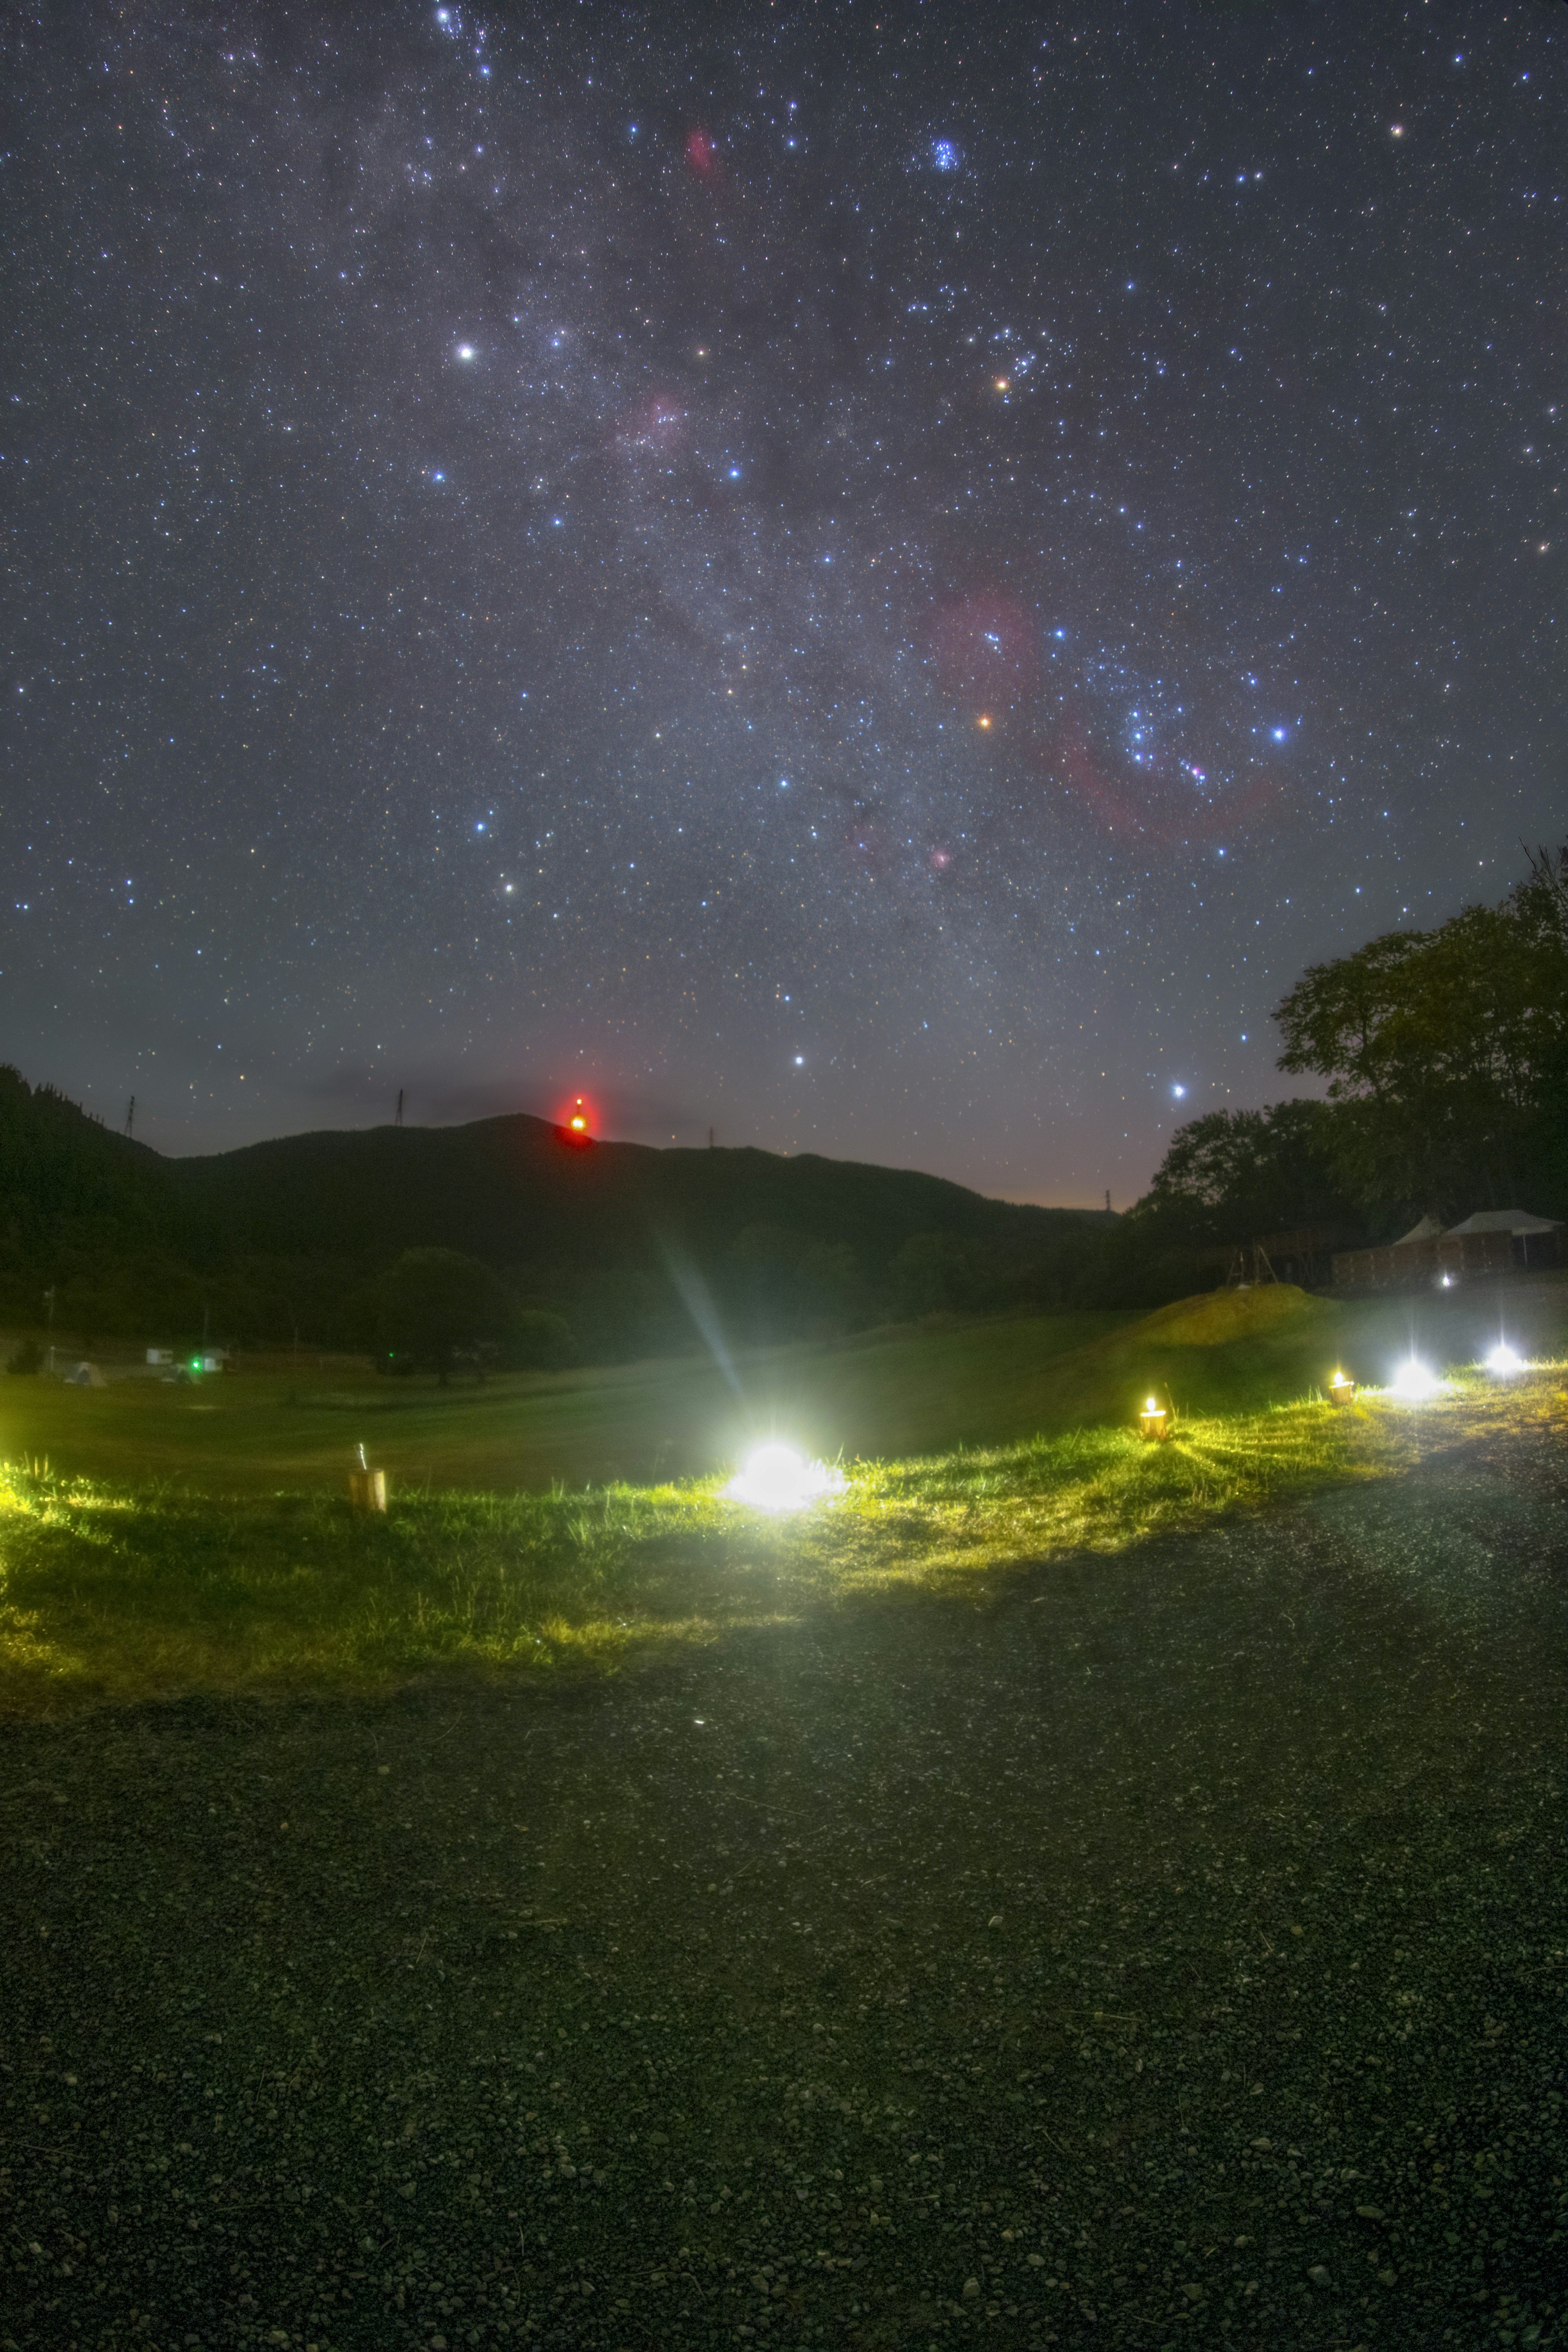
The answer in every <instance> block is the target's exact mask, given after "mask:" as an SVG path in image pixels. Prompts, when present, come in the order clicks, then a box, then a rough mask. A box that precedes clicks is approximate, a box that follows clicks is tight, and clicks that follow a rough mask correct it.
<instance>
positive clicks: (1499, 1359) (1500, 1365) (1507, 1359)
mask: <svg viewBox="0 0 1568 2352" xmlns="http://www.w3.org/2000/svg"><path fill="white" fill-rule="evenodd" d="M1487 1370H1488V1371H1489V1372H1495V1373H1496V1374H1497V1376H1498V1378H1499V1380H1500V1381H1506V1380H1507V1379H1508V1377H1509V1375H1510V1373H1512V1372H1522V1371H1526V1370H1529V1367H1528V1365H1527V1364H1526V1363H1525V1360H1524V1358H1523V1357H1522V1356H1520V1355H1516V1354H1515V1352H1514V1350H1513V1349H1511V1348H1510V1346H1509V1344H1508V1341H1507V1340H1506V1339H1500V1340H1499V1341H1498V1343H1497V1346H1496V1347H1495V1348H1494V1349H1492V1351H1491V1354H1490V1355H1489V1357H1488V1358H1487Z"/></svg>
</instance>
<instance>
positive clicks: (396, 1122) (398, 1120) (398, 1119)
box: [392, 1087, 403, 1127]
mask: <svg viewBox="0 0 1568 2352" xmlns="http://www.w3.org/2000/svg"><path fill="white" fill-rule="evenodd" d="M392 1124H393V1126H394V1127H401V1126H402V1125H403V1088H402V1087H398V1089H397V1111H396V1116H395V1118H394V1119H393V1122H392Z"/></svg>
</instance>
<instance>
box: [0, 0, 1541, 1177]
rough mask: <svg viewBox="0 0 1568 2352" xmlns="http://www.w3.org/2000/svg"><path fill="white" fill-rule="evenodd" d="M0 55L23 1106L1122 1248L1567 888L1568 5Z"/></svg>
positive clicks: (749, 23)
mask: <svg viewBox="0 0 1568 2352" xmlns="http://www.w3.org/2000/svg"><path fill="white" fill-rule="evenodd" d="M561 16H563V17H564V16H570V18H571V22H570V23H569V24H564V23H563V22H560V21H557V19H556V17H555V16H552V15H550V14H547V13H546V12H543V11H540V12H531V11H527V10H519V9H517V8H515V7H514V8H508V9H503V10H501V11H499V12H497V13H495V14H493V15H492V14H486V13H485V12H483V11H471V10H469V9H468V8H463V9H458V8H446V9H443V8H437V9H434V10H432V9H429V8H401V7H397V6H395V5H386V6H378V7H375V8H364V9H359V10H352V9H336V8H331V7H329V8H325V9H323V8H321V7H317V8H312V9H303V8H301V9H297V10H290V9H286V8H282V7H276V6H269V7H268V8H266V9H264V10H257V11H254V12H250V13H247V12H246V11H244V10H235V11H232V12H230V13H228V14H227V15H226V16H218V15H216V13H214V12H209V11H206V10H203V9H196V8H190V9H187V10H184V11H182V10H180V9H178V8H172V9H169V10H166V11H163V12H158V11H154V10H152V9H147V10H142V9H128V10H116V11H113V12H110V11H103V12H101V13H95V12H94V11H93V10H92V9H91V8H89V7H84V8H82V9H79V10H76V11H67V12H61V15H60V18H59V21H58V25H56V26H54V27H53V28H52V29H51V28H49V27H40V28H37V29H34V28H31V27H29V26H27V25H26V24H25V23H24V22H23V21H22V19H21V17H20V16H19V15H14V16H12V18H11V19H10V20H9V30H8V33H7V35H6V39H7V41H8V44H9V47H8V54H7V57H6V60H5V63H6V82H7V89H8V97H7V100H6V105H7V112H8V122H7V129H6V138H5V160H4V172H5V178H4V182H3V183H0V184H3V185H4V188H5V207H6V218H7V224H8V254H7V258H6V265H5V267H6V287H7V292H6V299H5V320H6V321H7V324H6V330H5V333H6V346H5V404H4V408H3V410H0V438H3V440H4V447H3V449H0V483H3V484H4V488H5V506H6V512H7V519H8V537H7V549H8V557H7V573H6V583H5V596H6V604H5V614H6V632H5V647H6V656H7V662H8V666H9V674H8V676H7V677H6V681H5V723H6V742H5V763H6V764H5V808H4V814H3V817H0V839H3V843H4V848H5V861H6V882H7V887H6V892H5V898H6V901H7V913H6V918H5V940H4V953H3V959H0V961H3V965H4V971H3V976H0V1014H3V1017H4V1034H3V1036H0V1054H3V1055H5V1056H7V1057H9V1058H13V1059H15V1060H16V1061H17V1062H19V1063H20V1064H21V1066H23V1067H24V1069H25V1070H26V1074H27V1075H28V1076H31V1077H34V1078H43V1077H49V1078H53V1079H54V1080H55V1081H56V1082H57V1083H58V1084H59V1085H61V1086H62V1087H65V1088H66V1090H67V1091H68V1092H70V1093H72V1094H74V1095H76V1096H78V1097H80V1098H81V1099H83V1100H85V1101H86V1102H87V1103H88V1104H89V1107H90V1108H94V1109H95V1110H97V1111H99V1112H100V1114H101V1115H102V1116H104V1117H105V1118H108V1119H110V1121H111V1122H112V1123H114V1124H118V1123H120V1120H121V1116H122V1113H123V1109H124V1105H125V1103H126V1101H127V1100H128V1098H129V1097H131V1096H132V1094H134V1095H135V1097H136V1098H137V1104H138V1112H137V1129H136V1131H137V1132H138V1133H139V1134H142V1135H145V1136H146V1137H147V1138H148V1139H150V1140H153V1141H155V1142H157V1143H159V1144H160V1145H161V1146H162V1147H163V1148H164V1149H169V1150H195V1149H210V1148H213V1147H214V1146H216V1145H217V1144H220V1143H223V1142H228V1141H236V1140H241V1139H247V1138H249V1137H251V1136H256V1135H260V1134H265V1133H271V1132H278V1131H280V1130H284V1129H290V1128H295V1127H299V1126H301V1125H307V1124H308V1125H326V1124H345V1123H350V1124H362V1123H364V1122H366V1121H369V1120H372V1119H374V1118H385V1117H388V1116H390V1115H391V1111H392V1107H393V1103H394V1101H395V1096H396V1093H397V1090H398V1089H399V1087H403V1088H405V1090H406V1094H407V1102H408V1116H409V1117H410V1118H416V1119H417V1118H430V1119H447V1118H458V1117H468V1116H474V1115H478V1114H479V1113H482V1112H485V1111H489V1110H495V1109H503V1108H529V1109H537V1110H546V1111H550V1110H552V1109H553V1108H555V1107H556V1105H557V1104H558V1103H559V1102H560V1101H561V1100H562V1099H563V1098H567V1097H572V1096H574V1095H576V1094H577V1093H578V1092H580V1091H581V1092H584V1093H585V1094H586V1096H587V1097H588V1099H589V1100H590V1102H591V1103H592V1104H593V1106H594V1108H595V1116H596V1117H597V1118H599V1120H600V1121H601V1122H602V1124H603V1125H604V1127H605V1129H607V1130H608V1131H612V1132H616V1133H620V1134H625V1135H634V1136H639V1137H642V1138H644V1139H647V1140H649V1141H656V1142H657V1141H664V1142H668V1141H670V1140H679V1141H680V1142H682V1143H692V1142H697V1141H700V1140H701V1139H703V1137H704V1136H705V1135H706V1132H707V1130H708V1129H709V1128H710V1127H712V1128H713V1129H716V1131H717V1132H718V1134H719V1137H720V1139H721V1141H724V1142H731V1143H740V1142H756V1143H760V1144H763V1145H765V1146H768V1147H770V1148H773V1149H777V1150H826V1151H831V1152H835V1153H840V1154H848V1155H853V1156H856V1157H859V1158H868V1159H878V1160H892V1161H897V1162H902V1163H914V1164H919V1165H924V1166H928V1167H932V1168H936V1169H939V1170H941V1171H944V1172H946V1173H950V1174H952V1175H955V1176H958V1177H960V1178H962V1179H963V1180H964V1181H970V1182H973V1183H977V1184H980V1185H981V1186H983V1187H984V1188H986V1189H989V1190H993V1191H997V1192H1008V1193H1011V1194H1014V1195H1015V1196H1017V1197H1027V1198H1037V1199H1046V1200H1079V1201H1084V1202H1089V1201H1093V1200H1097V1199H1098V1198H1099V1197H1100V1195H1101V1193H1102V1192H1104V1190H1105V1189H1106V1188H1110V1190H1111V1191H1112V1192H1113V1195H1114V1196H1115V1197H1116V1198H1117V1199H1118V1200H1119V1202H1125V1201H1126V1200H1128V1199H1130V1198H1131V1196H1132V1194H1133V1193H1134V1192H1136V1191H1137V1190H1139V1189H1141V1188H1142V1184H1143V1183H1144V1181H1146V1179H1147V1176H1148V1173H1149V1171H1150V1170H1151V1168H1152V1166H1153V1164H1154V1163H1155V1161H1156V1160H1158V1158H1159V1157H1160V1154H1161V1151H1162V1150H1163V1145H1164V1141H1165V1140H1166V1139H1168V1137H1169V1134H1170V1132H1171V1129H1172V1128H1173V1125H1175V1124H1176V1123H1178V1122H1179V1120H1180V1119H1181V1118H1184V1117H1187V1116H1190V1115H1191V1114H1192V1113H1193V1112H1194V1110H1197V1109H1202V1108H1209V1107H1211V1106H1212V1105H1214V1104H1216V1103H1234V1104H1241V1103H1251V1102H1257V1101H1262V1100H1267V1099H1270V1098H1273V1097H1277V1096H1278V1095H1279V1094H1280V1093H1282V1092H1285V1091H1287V1090H1288V1088H1287V1087H1286V1085H1285V1084H1284V1082H1282V1081H1281V1080H1280V1079H1279V1077H1278V1076H1276V1075H1275V1073H1274V1071H1273V1068H1272V1055H1273V1052H1274V1050H1275V1040H1274V1034H1273V1031H1272V1028H1271V1024H1270V1023H1269V1019H1268V1012H1269V1007H1270V1006H1271V1005H1272V1004H1273V1003H1275V1002H1276V1001H1277V1000H1278V998H1279V995H1280V994H1281V993H1282V992H1283V991H1284V989H1285V988H1286V987H1287V986H1289V983H1290V982H1291V981H1292V980H1293V979H1294V977H1295V976H1296V974H1297V973H1298V972H1299V971H1300V969H1301V967H1302V965H1303V964H1304V963H1305V962H1306V961H1309V960H1311V959H1314V958H1321V957H1322V956H1324V955H1330V954H1333V953H1336V952H1339V951H1341V950H1344V949H1346V948H1348V947H1351V946H1352V945H1354V944H1357V943H1358V942H1359V941H1360V940H1362V939H1363V938H1365V937H1367V936H1369V935H1371V934H1372V933H1373V932H1374V931H1376V930H1380V929H1387V928H1390V927H1392V926H1394V925H1396V924H1400V923H1407V924H1419V923H1423V922H1426V921H1429V920H1431V919H1434V918H1435V917H1436V916H1440V915H1446V914H1447V913H1449V912H1451V911H1452V910H1453V909H1454V908H1455V907H1457V906H1458V905H1459V904H1461V903H1463V902H1464V900H1465V899H1466V898H1470V897H1476V896H1481V897H1490V898H1495V897H1497V896H1499V895H1500V893H1501V892H1502V891H1503V890H1504V889H1505V888H1506V887H1507V886H1508V884H1509V882H1510V880H1511V879H1512V877H1513V876H1514V875H1515V874H1516V873H1517V872H1518V871H1519V870H1520V867H1521V858H1520V856H1519V852H1518V841H1519V838H1520V836H1521V835H1525V836H1527V837H1528V838H1531V839H1536V838H1541V837H1544V836H1545V835H1547V834H1549V833H1550V832H1552V830H1553V829H1555V830H1557V831H1559V832H1560V831H1561V827H1562V814H1563V798H1564V795H1563V784H1562V746H1563V718H1564V704H1565V701H1568V695H1565V692H1564V685H1563V677H1564V664H1563V645H1562V636H1561V630H1560V628H1559V626H1558V614H1559V606H1560V582H1561V578H1562V537H1563V530H1562V527H1563V515H1562V504H1563V499H1562V481H1563V466H1562V455H1563V410H1562V400H1563V391H1562V386H1563V374H1564V370H1565V364H1568V279H1565V278H1564V275H1563V232H1564V226H1565V224H1568V192H1565V187H1564V182H1565V178H1568V173H1565V171H1564V159H1565V157H1568V135H1565V134H1568V107H1565V105H1564V79H1563V76H1564V58H1565V51H1568V11H1563V10H1553V9H1550V8H1547V7H1545V6H1543V5H1535V4H1534V0H1531V5H1526V0H1517V5H1512V6H1498V7H1496V8H1493V9H1489V10H1487V11H1484V12H1478V11H1477V10H1475V9H1474V8H1465V9H1462V10H1454V9H1444V8H1440V7H1428V6H1421V7H1416V6H1411V7H1409V8H1408V9H1406V10H1405V11H1403V12H1394V13H1389V14H1386V15H1383V14H1375V16H1374V14H1373V12H1367V11H1366V10H1364V9H1363V8H1361V7H1359V6H1357V7H1349V6H1344V7H1341V6H1333V5H1324V6H1320V7H1316V8H1312V9H1305V8H1301V9H1296V8H1290V7H1288V6H1280V7H1279V8H1272V7H1270V8H1267V9H1265V8H1261V7H1258V8H1255V7H1250V6H1247V5H1241V0H1236V5H1229V6H1226V5H1220V4H1219V0H1215V5H1213V6H1211V7H1209V8H1207V9H1205V8H1201V7H1198V6H1193V7H1179V6H1176V5H1154V0H1151V5H1126V6H1106V5H1097V6H1094V7H1087V6H1086V7H1082V8H1073V7H1070V6H1069V7H1065V8H1062V9H1060V10H1057V11H1053V12H1047V13H1044V14H1035V13H1032V12H1026V11H1023V10H1018V9H996V10H991V11H976V10H973V9H964V8H959V7H956V6H954V7H948V8H942V7H938V6H927V7H922V8H912V7H911V8H906V9H904V10H902V11H899V10H894V9H890V8H889V9H887V10H885V11H883V12H881V14H880V15H879V16H878V15H877V14H876V13H875V12H873V11H872V10H870V9H868V8H867V7H855V8H848V7H847V8H842V9H838V10H833V9H826V8H812V9H803V8H795V9H793V10H787V9H780V8H771V7H763V6H756V7H751V8H747V7H740V8H736V9H733V10H726V11H724V12H713V13H712V14H708V13H706V12H704V13H702V14H701V15H700V16H699V15H697V14H696V13H695V12H694V13H693V16H692V24H693V25H694V26H697V29H696V30H693V29H691V28H690V27H689V26H688V25H687V24H686V22H685V21H684V19H683V17H682V14H681V12H679V11H678V10H675V9H672V8H668V7H660V8H658V9H657V10H651V11H648V12H647V13H646V14H641V15H639V14H636V13H633V12H629V11H626V12H623V11H612V10H610V9H608V8H595V7H592V6H585V7H582V8H579V9H574V10H571V11H563V12H561Z"/></svg>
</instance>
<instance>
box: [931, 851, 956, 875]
mask: <svg viewBox="0 0 1568 2352" xmlns="http://www.w3.org/2000/svg"><path fill="white" fill-rule="evenodd" d="M926 864H927V865H928V866H930V867H931V872H932V873H933V874H945V873H946V872H947V869H948V867H949V866H951V865H952V850H951V849H933V850H932V851H931V856H929V857H928V858H927V860H926Z"/></svg>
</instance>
